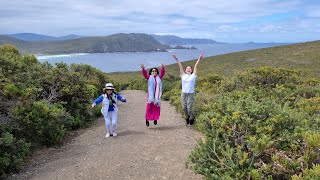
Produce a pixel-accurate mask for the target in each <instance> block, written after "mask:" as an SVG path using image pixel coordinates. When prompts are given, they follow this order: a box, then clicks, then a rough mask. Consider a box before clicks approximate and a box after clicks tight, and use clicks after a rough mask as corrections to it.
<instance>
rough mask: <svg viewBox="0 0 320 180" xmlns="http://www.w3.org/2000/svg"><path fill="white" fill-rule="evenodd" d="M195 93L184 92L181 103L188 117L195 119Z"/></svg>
mask: <svg viewBox="0 0 320 180" xmlns="http://www.w3.org/2000/svg"><path fill="white" fill-rule="evenodd" d="M193 102H194V93H182V94H181V105H182V109H183V112H184V114H185V116H186V118H188V117H189V119H190V120H191V119H194V112H193Z"/></svg>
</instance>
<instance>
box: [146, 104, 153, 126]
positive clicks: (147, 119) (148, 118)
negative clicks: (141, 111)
mask: <svg viewBox="0 0 320 180" xmlns="http://www.w3.org/2000/svg"><path fill="white" fill-rule="evenodd" d="M151 111H152V109H151V104H148V103H147V104H146V115H145V119H146V126H149V120H150V113H151Z"/></svg>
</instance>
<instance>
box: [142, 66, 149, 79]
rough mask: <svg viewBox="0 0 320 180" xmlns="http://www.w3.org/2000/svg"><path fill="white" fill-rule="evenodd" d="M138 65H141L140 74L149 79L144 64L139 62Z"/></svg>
mask: <svg viewBox="0 0 320 180" xmlns="http://www.w3.org/2000/svg"><path fill="white" fill-rule="evenodd" d="M140 67H141V69H142V75H143V77H144V78H146V79H149V75H148V73H147V71H146V70H145V68H144V65H143V64H141V65H140Z"/></svg>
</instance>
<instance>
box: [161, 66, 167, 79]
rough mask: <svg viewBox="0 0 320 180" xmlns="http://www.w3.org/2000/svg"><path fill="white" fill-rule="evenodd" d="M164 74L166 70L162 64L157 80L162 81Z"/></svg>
mask: <svg viewBox="0 0 320 180" xmlns="http://www.w3.org/2000/svg"><path fill="white" fill-rule="evenodd" d="M165 74H166V69H165V68H164V64H161V66H160V74H159V78H160V79H162V78H163V76H164V75H165Z"/></svg>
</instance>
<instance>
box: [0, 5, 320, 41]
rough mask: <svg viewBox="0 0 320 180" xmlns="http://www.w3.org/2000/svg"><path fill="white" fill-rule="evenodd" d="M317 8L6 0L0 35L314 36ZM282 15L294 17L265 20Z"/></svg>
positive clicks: (319, 15) (317, 20) (2, 12)
mask: <svg viewBox="0 0 320 180" xmlns="http://www.w3.org/2000/svg"><path fill="white" fill-rule="evenodd" d="M318 4H319V3H317V2H312V3H310V2H305V1H303V0H282V1H275V0H259V1H256V0H229V1H225V0H197V1H186V0H184V1H183V0H171V1H164V0H162V1H150V0H136V1H133V0H92V1H85V0H55V1H53V0H47V1H45V2H43V1H40V0H29V1H18V0H10V1H4V2H2V3H1V7H0V22H1V23H0V34H6V33H18V32H34V33H41V34H47V35H56V36H60V35H66V34H71V33H73V34H79V35H91V36H92V35H109V34H113V33H119V32H128V33H129V32H141V33H150V34H151V33H167V34H174V35H181V36H183V37H191V38H195V37H199V38H209V37H215V38H219V37H231V36H235V35H237V36H241V35H240V34H237V32H242V33H244V32H250V33H271V32H272V33H274V32H281V33H284V32H298V31H300V32H301V31H305V30H307V31H310V32H317V31H318V30H316V29H319V25H318V24H320V23H319V17H320V13H319V12H320V11H318V9H319V8H318V7H319V5H318ZM286 13H289V14H290V13H291V14H293V15H295V14H296V16H297V18H296V19H294V18H287V19H284V20H282V21H280V22H279V21H277V22H270V21H273V19H272V18H274V19H276V16H277V15H278V14H286ZM269 17H272V18H269ZM222 33H228V34H227V35H223V34H222ZM231 33H233V34H231ZM217 34H219V36H218V35H217ZM256 37H260V36H259V35H257V36H256ZM293 37H294V36H293ZM314 37H315V38H316V37H317V36H316V35H315V36H314ZM239 38H242V37H239ZM243 38H244V36H243ZM233 39H235V38H233ZM252 41H254V40H252Z"/></svg>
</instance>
